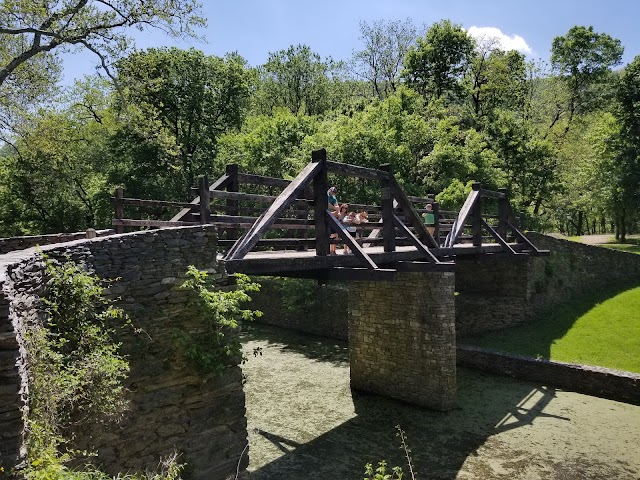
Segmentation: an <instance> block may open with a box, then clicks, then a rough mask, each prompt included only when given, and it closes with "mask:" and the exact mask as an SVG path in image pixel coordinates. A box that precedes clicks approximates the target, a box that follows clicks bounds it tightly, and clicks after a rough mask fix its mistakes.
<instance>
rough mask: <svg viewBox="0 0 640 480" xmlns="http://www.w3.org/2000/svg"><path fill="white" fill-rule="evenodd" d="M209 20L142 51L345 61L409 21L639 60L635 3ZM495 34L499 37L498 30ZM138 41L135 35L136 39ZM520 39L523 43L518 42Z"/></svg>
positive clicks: (209, 4)
mask: <svg viewBox="0 0 640 480" xmlns="http://www.w3.org/2000/svg"><path fill="white" fill-rule="evenodd" d="M202 3H203V4H204V6H203V10H204V11H203V14H204V16H205V17H207V19H208V26H207V28H206V29H203V30H202V31H200V32H199V33H200V35H201V36H202V37H204V38H205V39H206V43H205V42H201V41H198V40H194V39H190V40H186V41H185V40H179V41H176V40H174V39H171V38H167V37H166V36H164V35H163V34H162V33H161V32H157V31H155V32H154V31H149V32H142V33H140V32H137V31H136V32H135V35H134V38H135V42H136V46H137V48H139V49H144V48H148V47H159V46H168V45H174V46H177V47H180V48H189V47H195V48H198V49H200V50H203V51H204V52H205V53H207V54H211V55H220V56H221V55H224V54H225V53H227V52H231V51H237V52H238V53H239V54H240V55H242V56H243V57H244V58H246V59H247V60H248V61H249V63H250V64H251V65H260V64H262V63H264V62H265V61H266V60H267V57H268V54H269V52H275V51H278V50H283V49H286V48H288V47H289V46H290V45H296V44H299V43H304V44H307V45H309V46H310V47H311V49H312V50H314V51H315V52H317V53H319V54H320V55H321V56H322V57H326V56H329V55H330V56H332V57H333V58H334V59H337V60H347V59H349V58H350V57H351V54H352V52H353V51H354V50H357V49H359V48H360V40H359V35H360V33H359V27H358V25H359V22H360V21H366V22H369V23H370V22H373V21H374V20H404V19H406V18H410V19H411V20H412V21H413V23H414V24H415V25H417V26H420V25H422V24H425V25H427V26H428V25H431V24H432V23H434V22H437V21H439V20H442V19H445V18H448V19H450V20H452V21H453V22H455V23H458V24H461V25H462V26H463V27H464V28H465V29H469V28H471V27H478V28H488V27H492V28H495V29H499V31H500V32H501V33H502V34H503V35H504V36H505V37H504V38H505V39H506V40H507V41H509V40H511V41H513V40H514V39H516V40H517V42H516V43H515V45H519V48H520V49H521V50H522V51H524V52H525V53H527V54H528V57H529V58H532V59H538V58H541V59H543V60H548V59H549V55H550V48H551V42H552V41H553V38H554V37H556V36H558V35H564V34H565V33H566V32H567V31H568V30H569V28H571V27H572V26H574V25H584V26H590V25H592V26H593V27H594V29H595V30H596V31H597V32H600V33H608V34H609V35H611V36H612V37H614V38H618V39H620V40H621V42H622V45H623V46H624V47H625V54H624V57H623V61H624V63H628V62H630V61H631V60H632V59H633V58H634V57H635V56H636V55H638V54H640V29H639V27H638V21H640V1H637V0H553V1H552V0H510V1H509V0H441V1H433V0H422V1H420V0H315V1H305V0H297V1H296V0H263V1H259V0H203V1H202ZM493 32H494V33H495V32H496V31H495V30H493ZM132 33H133V32H132ZM516 36H519V37H521V38H520V39H517V38H516ZM96 63H97V62H96V60H95V58H94V57H92V56H91V55H89V54H84V53H75V54H68V55H65V81H64V83H70V82H71V81H72V79H73V78H75V77H79V76H82V75H83V74H86V73H92V72H93V67H94V66H95V65H96Z"/></svg>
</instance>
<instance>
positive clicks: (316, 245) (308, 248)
mask: <svg viewBox="0 0 640 480" xmlns="http://www.w3.org/2000/svg"><path fill="white" fill-rule="evenodd" d="M328 174H335V175H346V176H351V177H358V178H361V179H366V180H369V181H374V182H377V184H378V185H379V192H380V197H379V199H380V201H379V202H377V204H375V205H363V204H354V203H349V205H350V210H357V211H362V210H365V211H367V212H368V213H369V219H370V220H369V222H368V223H361V224H359V225H357V226H356V233H355V235H353V234H352V233H350V232H349V231H348V230H347V228H346V227H345V225H344V224H342V223H341V222H340V221H339V220H338V219H337V218H336V217H335V216H334V215H332V213H331V211H330V210H329V208H328V207H329V205H328V197H327V190H328V188H329V182H328ZM241 186H243V187H247V188H248V189H251V190H252V192H259V193H250V192H241V191H240V190H241V188H240V187H241ZM265 190H266V191H267V192H268V193H269V194H267V193H264V192H265ZM274 190H276V191H277V192H278V194H277V195H276V194H274V193H276V192H274ZM113 201H114V205H115V217H114V219H113V225H114V226H115V228H116V231H117V232H118V233H123V232H124V228H125V227H136V228H149V227H151V228H156V227H159V228H162V227H171V226H185V225H198V224H213V225H215V226H216V227H218V230H219V232H220V235H219V241H218V245H219V247H222V248H219V249H218V253H219V260H220V261H221V262H223V263H224V264H225V267H226V270H227V272H228V273H236V272H241V273H247V274H252V275H254V274H255V275H279V276H292V277H306V278H317V279H319V280H332V279H336V280H349V279H351V280H392V279H393V278H394V276H395V274H396V273H397V272H398V271H448V270H453V268H454V261H455V258H456V257H458V256H461V255H476V256H477V255H495V254H503V255H506V256H509V257H514V258H515V257H518V256H524V255H548V253H549V252H548V251H542V250H538V249H537V248H536V247H535V246H534V245H533V244H532V243H531V242H530V241H529V240H528V239H527V237H526V236H525V235H524V234H523V233H522V232H521V231H520V230H519V228H518V226H517V223H516V218H515V216H514V213H513V210H512V208H511V205H510V204H509V200H508V198H507V194H506V190H504V189H500V190H499V191H490V190H485V189H482V188H481V185H480V184H474V185H473V190H472V191H471V193H470V194H469V196H468V197H467V199H466V201H465V203H464V205H463V206H462V208H461V209H460V211H443V210H440V208H439V205H438V203H437V202H435V200H434V198H432V197H426V198H421V197H412V196H408V195H406V194H405V192H404V191H403V189H402V188H401V186H400V185H399V184H398V182H397V181H396V179H395V178H394V176H393V174H392V172H391V170H390V168H389V166H388V165H385V166H381V167H380V169H371V168H365V167H361V166H356V165H348V164H343V163H338V162H333V161H329V160H327V157H326V151H325V150H324V149H322V150H318V151H315V152H313V153H312V160H311V162H310V163H309V164H308V165H307V166H306V167H304V169H303V170H302V171H301V172H300V173H299V174H298V176H297V177H296V178H295V179H293V180H291V181H289V180H284V179H282V178H274V177H267V176H260V175H252V174H248V173H241V172H239V171H238V166H237V165H227V168H226V173H225V174H224V175H222V176H221V177H220V178H218V179H217V180H216V181H214V182H213V183H211V184H210V183H209V181H208V179H207V177H201V178H200V179H199V185H198V196H197V197H196V198H194V200H193V201H191V202H190V203H185V202H169V201H159V200H142V199H135V198H126V197H124V192H123V190H122V188H117V189H116V191H115V196H114V198H113ZM427 203H431V204H432V207H433V213H434V217H435V220H436V221H435V225H434V227H435V231H434V233H433V235H432V234H430V233H429V231H428V230H427V228H426V227H425V225H424V222H423V219H422V217H421V214H422V213H424V212H425V211H426V210H425V209H424V207H425V205H426V204H427ZM125 206H127V208H128V209H129V208H130V207H135V209H136V210H137V211H138V214H139V215H140V213H142V210H143V209H144V210H146V209H151V210H152V211H153V213H154V214H155V215H156V216H161V215H159V213H160V214H161V213H162V211H163V210H164V211H166V210H167V209H180V211H179V212H178V213H177V214H175V215H174V216H173V217H171V218H170V219H166V220H158V219H150V218H145V219H132V218H125V215H124V211H125ZM265 206H266V207H265ZM146 216H147V217H149V216H150V215H149V214H147V215H146ZM165 218H166V217H165ZM332 233H336V234H337V237H338V238H330V235H331V234H332ZM334 237H335V236H334ZM331 243H340V244H344V245H345V246H348V247H349V249H350V250H351V252H353V254H352V255H345V254H343V255H330V244H331ZM221 252H224V253H221Z"/></svg>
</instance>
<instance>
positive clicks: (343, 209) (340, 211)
mask: <svg viewBox="0 0 640 480" xmlns="http://www.w3.org/2000/svg"><path fill="white" fill-rule="evenodd" d="M348 209H349V205H347V204H346V203H344V204H342V205H339V206H338V208H337V209H336V210H335V211H333V212H331V214H332V215H333V216H334V217H336V218H337V219H338V221H342V220H343V219H344V217H345V216H346V215H347V210H348ZM329 238H332V239H334V240H337V239H338V238H339V237H338V234H337V233H332V234H331V235H329ZM329 255H337V253H336V244H335V243H333V242H332V243H330V244H329Z"/></svg>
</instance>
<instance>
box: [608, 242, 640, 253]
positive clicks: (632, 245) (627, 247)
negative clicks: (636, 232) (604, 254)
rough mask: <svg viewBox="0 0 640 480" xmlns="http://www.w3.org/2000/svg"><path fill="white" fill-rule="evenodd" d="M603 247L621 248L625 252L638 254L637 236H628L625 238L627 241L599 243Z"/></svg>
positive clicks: (639, 251) (639, 243)
mask: <svg viewBox="0 0 640 480" xmlns="http://www.w3.org/2000/svg"><path fill="white" fill-rule="evenodd" d="M600 246H601V247H605V248H613V249H614V250H623V251H625V252H631V253H638V254H640V240H639V239H637V238H629V239H627V243H615V241H614V242H611V243H603V244H602V245H600Z"/></svg>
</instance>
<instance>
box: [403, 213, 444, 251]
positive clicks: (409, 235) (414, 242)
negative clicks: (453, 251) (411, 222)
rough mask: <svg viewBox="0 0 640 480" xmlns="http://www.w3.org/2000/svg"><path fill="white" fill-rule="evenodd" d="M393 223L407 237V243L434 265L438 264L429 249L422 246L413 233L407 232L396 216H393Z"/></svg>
mask: <svg viewBox="0 0 640 480" xmlns="http://www.w3.org/2000/svg"><path fill="white" fill-rule="evenodd" d="M393 222H394V223H395V225H396V227H398V229H399V230H400V231H401V232H403V233H404V234H405V236H406V237H407V239H408V240H409V242H410V243H411V244H412V245H413V246H414V247H416V248H417V249H418V251H419V252H421V253H422V254H423V255H425V256H426V257H427V258H429V259H430V260H431V261H432V262H434V263H440V260H438V259H437V258H436V257H435V256H434V255H433V253H431V252H430V251H429V249H428V248H427V246H426V245H425V244H423V243H422V242H421V241H420V239H419V238H418V237H416V236H415V235H414V234H413V232H412V231H411V230H409V228H407V226H406V225H405V224H404V223H402V221H401V220H400V219H399V218H398V217H397V216H395V215H394V216H393Z"/></svg>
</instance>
